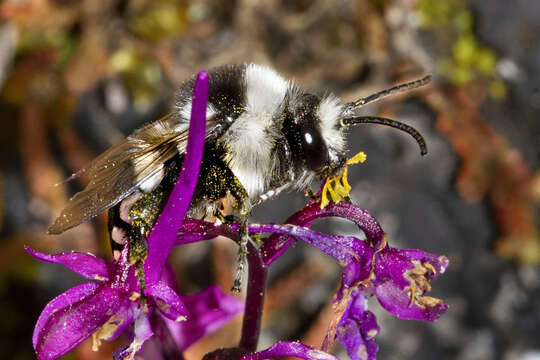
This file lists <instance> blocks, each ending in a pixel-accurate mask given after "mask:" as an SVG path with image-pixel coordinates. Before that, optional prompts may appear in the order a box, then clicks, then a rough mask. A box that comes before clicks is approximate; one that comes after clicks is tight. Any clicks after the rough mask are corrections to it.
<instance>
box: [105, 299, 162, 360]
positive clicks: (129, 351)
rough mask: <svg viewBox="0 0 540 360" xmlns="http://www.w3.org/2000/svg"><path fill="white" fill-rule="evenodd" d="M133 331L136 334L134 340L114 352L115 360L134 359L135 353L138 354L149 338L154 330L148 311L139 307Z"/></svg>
mask: <svg viewBox="0 0 540 360" xmlns="http://www.w3.org/2000/svg"><path fill="white" fill-rule="evenodd" d="M133 327H134V329H133V332H134V334H135V336H134V338H133V341H132V342H131V344H129V346H127V347H126V346H124V347H121V348H119V349H117V350H115V351H114V352H113V359H114V360H128V359H133V358H134V357H135V354H137V353H138V352H139V351H140V350H141V349H142V347H143V344H144V342H145V341H146V340H148V339H149V338H150V337H152V335H154V332H153V331H152V326H151V325H150V320H149V318H148V313H146V312H144V311H143V310H141V309H140V308H137V310H136V314H135V324H134V326H133Z"/></svg>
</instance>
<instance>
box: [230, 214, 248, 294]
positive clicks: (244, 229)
mask: <svg viewBox="0 0 540 360" xmlns="http://www.w3.org/2000/svg"><path fill="white" fill-rule="evenodd" d="M248 216H249V212H247V213H244V214H242V213H241V214H240V217H239V219H238V236H239V240H240V244H239V245H240V249H239V250H238V261H237V265H236V275H235V277H234V282H233V286H232V289H231V291H234V292H240V288H241V287H242V278H243V276H244V272H245V267H246V264H247V252H248V249H247V244H248V242H249V241H251V238H250V237H249V230H248Z"/></svg>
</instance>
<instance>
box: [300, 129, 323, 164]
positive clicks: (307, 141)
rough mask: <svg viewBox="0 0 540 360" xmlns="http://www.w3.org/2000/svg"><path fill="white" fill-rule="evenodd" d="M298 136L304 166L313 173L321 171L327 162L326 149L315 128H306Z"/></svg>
mask: <svg viewBox="0 0 540 360" xmlns="http://www.w3.org/2000/svg"><path fill="white" fill-rule="evenodd" d="M300 136H301V140H302V151H303V156H304V160H305V162H306V166H307V167H308V168H309V169H310V170H313V171H319V170H322V168H323V167H324V166H325V165H326V164H327V162H328V149H327V147H326V144H325V143H324V140H323V138H322V136H321V134H320V133H319V131H318V130H317V129H316V128H314V127H312V126H306V127H304V128H303V129H302V131H301V133H300Z"/></svg>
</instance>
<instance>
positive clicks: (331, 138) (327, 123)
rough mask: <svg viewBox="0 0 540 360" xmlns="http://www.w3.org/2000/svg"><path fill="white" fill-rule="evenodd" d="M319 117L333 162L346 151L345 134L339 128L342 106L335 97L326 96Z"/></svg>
mask: <svg viewBox="0 0 540 360" xmlns="http://www.w3.org/2000/svg"><path fill="white" fill-rule="evenodd" d="M317 115H318V117H319V119H321V135H322V137H323V139H324V142H325V143H326V146H327V147H328V149H329V150H330V157H331V160H333V161H336V159H337V155H338V154H341V153H343V152H344V151H345V145H346V142H345V134H344V133H343V131H342V130H340V128H339V119H340V115H341V105H340V103H339V99H338V98H337V97H335V96H334V95H328V96H326V97H325V98H324V99H323V100H322V101H321V103H320V105H319V109H318V110H317Z"/></svg>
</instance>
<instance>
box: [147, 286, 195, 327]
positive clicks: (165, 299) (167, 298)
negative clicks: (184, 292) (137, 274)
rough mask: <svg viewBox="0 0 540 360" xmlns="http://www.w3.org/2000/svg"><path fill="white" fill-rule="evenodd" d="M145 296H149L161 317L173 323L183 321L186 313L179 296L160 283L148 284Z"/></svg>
mask: <svg viewBox="0 0 540 360" xmlns="http://www.w3.org/2000/svg"><path fill="white" fill-rule="evenodd" d="M146 294H147V295H149V296H151V297H152V298H153V300H154V303H155V304H156V305H157V307H158V309H159V310H160V311H161V313H162V314H163V315H165V316H166V317H168V318H169V319H171V320H174V321H184V320H185V319H186V317H187V315H188V311H187V309H186V307H185V306H184V302H183V301H182V299H180V296H178V294H177V293H176V292H175V291H174V290H173V289H171V288H170V287H169V286H167V285H165V284H164V283H162V282H159V283H154V284H150V285H149V286H148V287H147V288H146Z"/></svg>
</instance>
